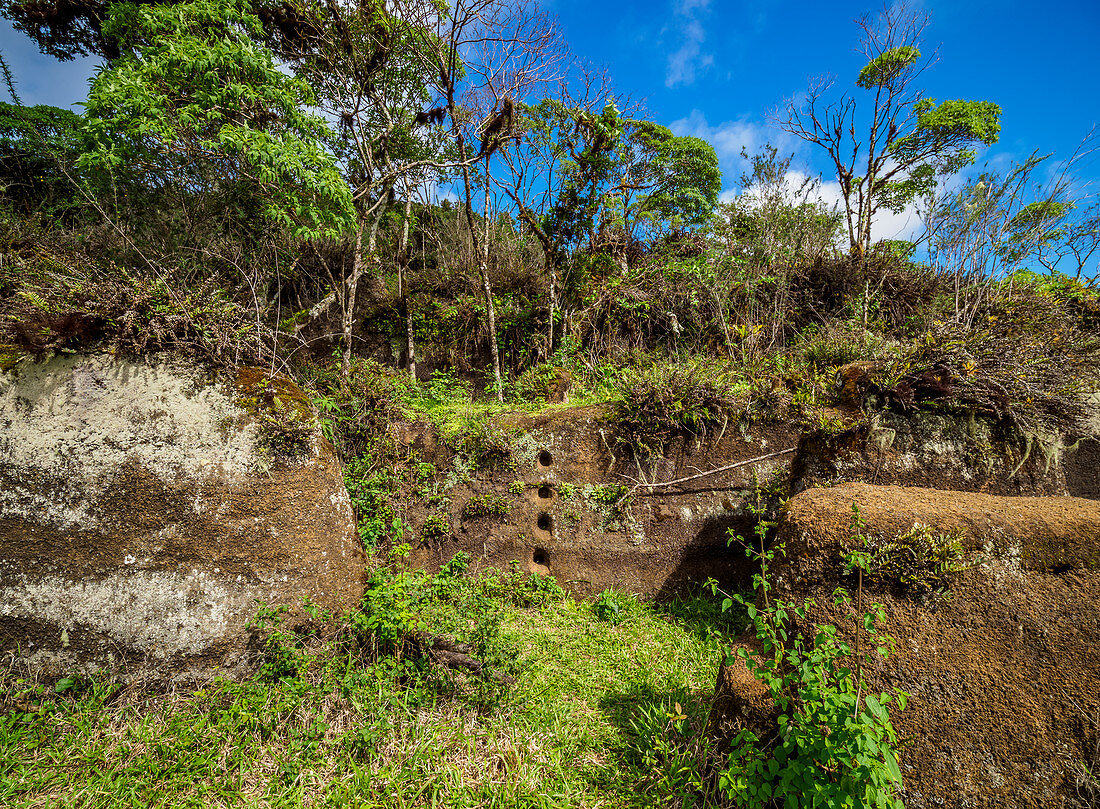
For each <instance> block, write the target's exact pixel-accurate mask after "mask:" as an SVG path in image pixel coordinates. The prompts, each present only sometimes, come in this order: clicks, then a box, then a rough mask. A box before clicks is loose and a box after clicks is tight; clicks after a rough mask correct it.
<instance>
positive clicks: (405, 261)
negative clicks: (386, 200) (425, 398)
mask: <svg viewBox="0 0 1100 809" xmlns="http://www.w3.org/2000/svg"><path fill="white" fill-rule="evenodd" d="M411 213H412V194H411V193H410V189H409V188H408V186H407V185H406V187H405V221H404V223H403V224H402V227H401V242H400V243H399V245H398V248H397V294H398V295H399V296H400V298H401V309H402V311H403V312H404V315H405V337H406V343H407V345H406V348H407V350H408V355H409V357H408V369H409V376H410V377H412V379H413V380H415V379H416V338H415V335H414V334H413V317H412V311H411V310H410V309H409V290H408V288H407V286H406V282H407V275H408V269H409V216H410V215H411Z"/></svg>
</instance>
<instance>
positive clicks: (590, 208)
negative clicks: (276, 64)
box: [497, 71, 721, 356]
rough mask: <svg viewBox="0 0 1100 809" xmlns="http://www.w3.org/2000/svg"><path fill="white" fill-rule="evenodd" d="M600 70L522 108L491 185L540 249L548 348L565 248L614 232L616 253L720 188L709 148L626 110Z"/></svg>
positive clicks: (701, 217)
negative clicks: (501, 172)
mask: <svg viewBox="0 0 1100 809" xmlns="http://www.w3.org/2000/svg"><path fill="white" fill-rule="evenodd" d="M620 103H622V102H621V101H619V102H617V101H616V100H615V99H613V97H612V95H611V92H610V89H609V87H608V85H607V83H606V81H605V80H604V79H603V77H602V76H598V75H595V74H592V73H589V72H587V71H585V72H584V73H583V74H582V76H581V79H580V81H578V82H575V83H574V86H572V87H570V86H569V85H565V84H563V86H562V87H561V90H560V92H559V94H558V97H557V98H547V99H543V100H542V101H540V102H539V103H538V104H536V105H533V106H524V107H523V108H522V109H521V118H520V120H521V123H520V131H521V132H522V137H519V138H517V142H516V143H515V144H514V145H512V146H510V147H508V148H506V149H503V150H502V160H503V162H504V163H505V165H506V167H507V171H506V172H505V175H506V176H505V179H503V180H498V181H497V182H498V185H499V187H500V188H501V189H502V190H503V191H504V192H505V194H506V195H507V196H508V197H509V199H510V200H511V201H512V204H513V206H514V207H515V209H516V211H517V212H518V218H519V219H520V221H522V222H523V224H524V225H525V227H526V228H527V230H528V231H529V232H530V233H531V234H532V235H533V236H534V237H535V238H536V239H537V240H538V242H539V244H540V245H541V246H542V249H543V256H544V262H545V267H546V272H547V278H548V281H549V290H550V301H549V310H550V317H549V324H548V330H547V350H546V355H547V356H549V355H550V354H551V353H552V352H553V347H554V322H555V318H556V315H557V312H558V311H559V305H560V304H561V301H559V296H558V291H559V289H558V288H559V283H558V279H559V276H560V270H561V269H562V265H563V264H565V262H566V261H567V259H568V257H569V254H570V251H575V250H576V249H578V248H579V247H580V245H581V244H582V242H584V241H585V240H587V242H588V245H589V246H590V247H594V246H596V243H597V240H598V237H599V234H600V233H603V234H604V235H611V234H612V233H614V232H616V231H617V232H619V233H620V234H622V235H623V236H625V238H624V239H622V240H621V241H620V243H621V245H622V247H623V248H624V252H623V254H622V255H623V256H624V257H625V255H626V252H628V251H629V247H630V244H631V242H633V241H636V240H637V239H638V236H639V233H640V232H641V233H644V234H646V235H654V234H657V233H661V232H665V231H667V230H670V229H679V228H684V227H693V226H696V225H699V224H702V223H703V222H705V221H706V220H707V219H708V218H709V216H710V214H711V213H712V211H713V209H714V206H715V204H716V203H717V199H718V192H719V190H720V187H721V174H720V172H719V170H718V158H717V155H716V154H715V152H714V149H713V147H711V146H710V145H709V144H707V143H705V142H704V141H701V140H699V139H698V138H680V137H676V136H674V135H673V134H672V132H671V131H670V130H669V129H668V128H667V127H663V126H660V125H658V124H654V123H652V122H649V121H645V120H635V119H631V118H627V117H625V116H624V115H623V113H622V112H621V111H620V109H619V104H620Z"/></svg>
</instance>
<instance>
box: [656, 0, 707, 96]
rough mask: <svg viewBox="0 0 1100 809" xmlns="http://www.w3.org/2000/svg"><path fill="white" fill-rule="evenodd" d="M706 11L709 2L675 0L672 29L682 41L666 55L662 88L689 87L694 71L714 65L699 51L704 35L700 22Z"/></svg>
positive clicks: (705, 33)
mask: <svg viewBox="0 0 1100 809" xmlns="http://www.w3.org/2000/svg"><path fill="white" fill-rule="evenodd" d="M709 12H710V0H677V2H676V4H675V7H674V9H673V30H674V31H675V33H676V34H677V35H678V36H679V37H680V39H681V40H682V42H681V44H680V47H679V48H677V49H676V50H675V51H673V52H672V53H671V54H669V57H668V70H667V71H666V72H665V86H666V87H675V86H677V85H679V84H685V85H686V84H692V83H693V82H694V81H695V71H696V70H702V69H706V68H708V67H710V66H711V65H713V64H714V56H713V55H712V54H709V53H704V52H703V43H704V42H705V41H706V38H707V32H706V28H704V27H703V21H704V19H705V18H706V16H707V14H708V13H709Z"/></svg>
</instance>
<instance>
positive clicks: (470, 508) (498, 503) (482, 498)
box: [462, 492, 512, 520]
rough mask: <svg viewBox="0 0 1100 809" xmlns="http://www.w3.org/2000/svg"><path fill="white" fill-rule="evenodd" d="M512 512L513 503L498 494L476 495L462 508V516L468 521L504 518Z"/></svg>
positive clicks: (485, 493)
mask: <svg viewBox="0 0 1100 809" xmlns="http://www.w3.org/2000/svg"><path fill="white" fill-rule="evenodd" d="M511 510H512V503H511V501H510V500H509V499H508V498H507V497H505V496H504V495H501V494H497V493H496V492H484V493H482V494H475V495H474V496H473V497H471V498H470V499H469V500H467V501H466V504H465V505H464V506H463V507H462V516H463V518H464V519H467V520H475V519H477V518H478V517H504V516H506V515H507V514H508V512H509V511H511Z"/></svg>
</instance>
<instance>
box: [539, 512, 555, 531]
mask: <svg viewBox="0 0 1100 809" xmlns="http://www.w3.org/2000/svg"><path fill="white" fill-rule="evenodd" d="M537 525H538V527H539V530H540V531H549V530H550V529H551V528H553V527H554V523H553V521H552V520H551V519H550V515H549V514H547V513H546V512H545V511H544V512H542V514H540V515H539V520H538V523H537Z"/></svg>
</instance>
